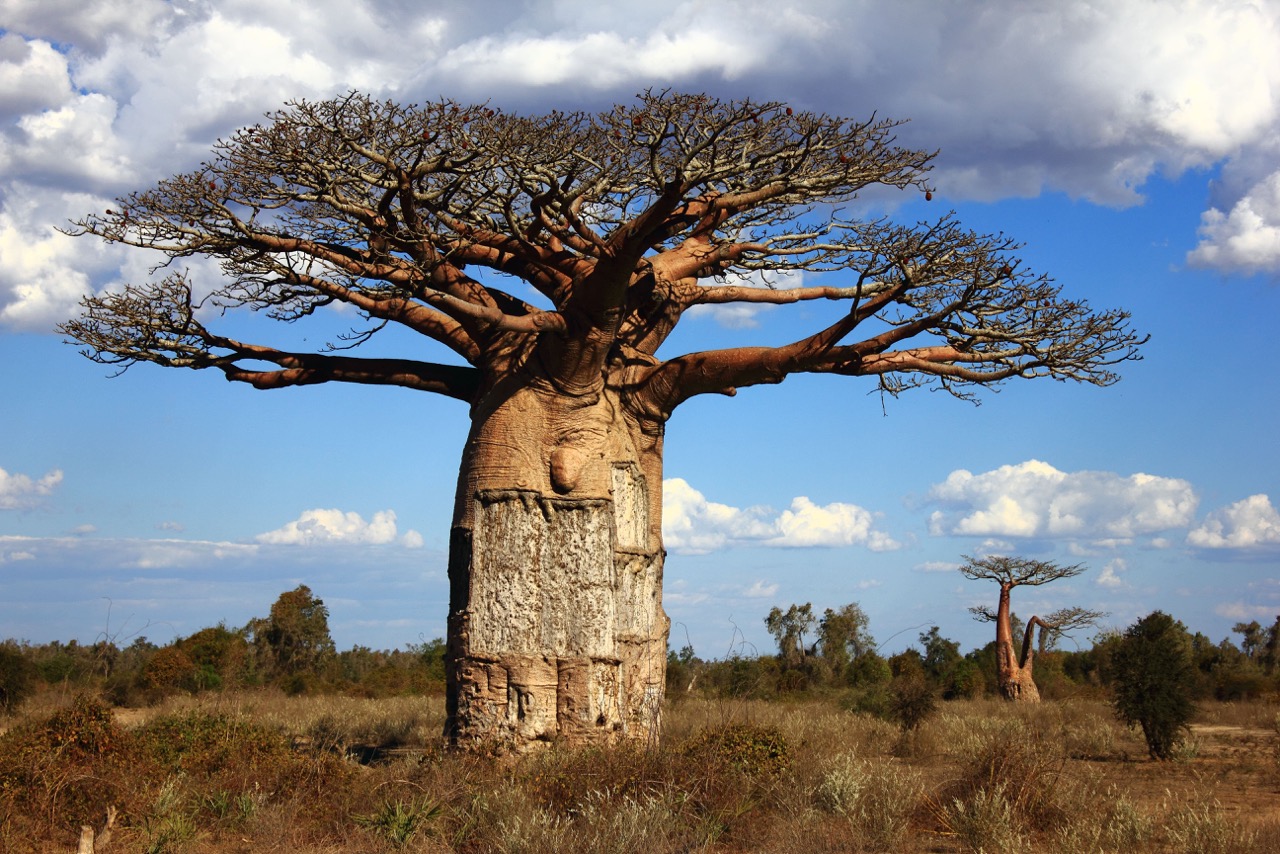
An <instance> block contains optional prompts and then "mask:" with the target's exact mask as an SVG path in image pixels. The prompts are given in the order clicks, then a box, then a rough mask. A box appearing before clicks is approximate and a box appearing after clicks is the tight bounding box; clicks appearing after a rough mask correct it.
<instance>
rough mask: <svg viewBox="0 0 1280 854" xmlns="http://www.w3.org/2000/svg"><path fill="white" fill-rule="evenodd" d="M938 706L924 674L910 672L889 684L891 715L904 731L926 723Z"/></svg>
mask: <svg viewBox="0 0 1280 854" xmlns="http://www.w3.org/2000/svg"><path fill="white" fill-rule="evenodd" d="M936 708H937V699H936V697H935V696H934V693H933V688H932V687H930V685H929V682H928V680H926V679H925V677H924V675H923V674H921V673H916V672H908V673H904V674H903V675H900V676H895V677H894V679H893V682H892V683H891V684H890V686H889V715H890V716H891V717H892V718H893V720H894V721H895V722H896V723H897V724H898V726H899V727H901V728H902V731H903V732H904V733H907V732H911V731H912V730H914V729H915V728H916V727H918V726H920V724H922V723H924V722H925V720H927V719H928V717H929V716H930V715H932V714H933V712H934V709H936Z"/></svg>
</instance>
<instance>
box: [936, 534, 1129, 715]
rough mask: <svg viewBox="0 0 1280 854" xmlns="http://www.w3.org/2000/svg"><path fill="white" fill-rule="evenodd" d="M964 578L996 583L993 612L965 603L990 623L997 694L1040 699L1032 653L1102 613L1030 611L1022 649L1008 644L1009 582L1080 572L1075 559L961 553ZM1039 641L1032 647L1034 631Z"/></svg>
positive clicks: (1031, 700) (1011, 585)
mask: <svg viewBox="0 0 1280 854" xmlns="http://www.w3.org/2000/svg"><path fill="white" fill-rule="evenodd" d="M960 571H961V572H962V573H964V576H965V578H969V579H972V580H983V581H994V582H996V583H997V584H999V585H1000V599H999V602H998V605H997V608H996V610H995V611H992V610H991V609H990V608H988V607H986V606H985V605H979V606H976V607H973V608H970V609H969V611H970V613H972V614H973V616H974V619H977V620H980V621H982V622H993V623H995V624H996V681H997V684H998V685H999V686H1000V693H1001V695H1003V696H1004V698H1005V699H1007V700H1013V701H1015V702H1024V703H1038V702H1040V689H1039V688H1037V687H1036V683H1035V679H1034V678H1033V671H1034V670H1035V656H1036V653H1037V652H1040V653H1043V652H1044V651H1045V650H1046V649H1048V648H1049V646H1050V644H1051V643H1052V642H1053V640H1055V639H1056V638H1057V637H1059V636H1061V635H1064V634H1066V633H1068V632H1070V631H1072V630H1073V629H1079V628H1083V627H1085V626H1091V625H1095V624H1096V623H1097V622H1098V620H1100V619H1102V618H1103V617H1104V616H1106V614H1104V613H1103V612H1102V611H1093V610H1090V609H1088V608H1080V607H1070V608H1062V609H1059V610H1057V611H1054V612H1053V613H1051V614H1048V615H1046V616H1044V617H1038V616H1033V617H1032V618H1031V619H1029V620H1027V625H1026V628H1025V630H1024V632H1023V635H1022V651H1021V654H1018V651H1017V650H1016V649H1015V647H1014V643H1013V620H1012V612H1011V610H1010V606H1009V601H1010V592H1011V591H1012V590H1013V588H1015V587H1020V586H1023V585H1026V586H1028V587H1036V586H1039V585H1041V584H1048V583H1049V582H1051V581H1057V580H1058V579H1060V578H1073V577H1075V576H1077V575H1079V574H1080V573H1082V572H1084V571H1085V567H1084V566H1082V565H1081V564H1073V565H1071V566H1060V565H1058V564H1056V563H1051V562H1048V561H1039V560H1029V559H1027V558H1018V557H1003V556H998V555H996V556H991V557H984V558H972V557H965V562H964V565H962V566H961V567H960ZM1037 630H1039V642H1038V644H1037V645H1036V648H1035V649H1032V645H1033V643H1035V642H1036V641H1035V639H1036V633H1037Z"/></svg>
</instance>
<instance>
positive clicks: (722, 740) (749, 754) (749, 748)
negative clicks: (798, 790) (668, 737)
mask: <svg viewBox="0 0 1280 854" xmlns="http://www.w3.org/2000/svg"><path fill="white" fill-rule="evenodd" d="M683 752H684V754H685V755H686V756H692V757H699V758H707V759H712V760H715V761H718V762H723V763H725V764H727V765H732V766H733V767H735V768H737V769H738V770H739V771H741V772H742V773H744V774H747V775H750V776H757V775H761V774H778V773H781V772H782V771H785V770H786V769H787V767H788V766H789V765H790V764H791V755H790V748H789V747H788V745H787V740H786V739H785V738H784V737H783V735H782V733H780V732H778V731H777V730H776V729H773V728H772V727H761V726H755V725H753V724H729V725H728V726H723V727H713V728H710V729H705V730H703V731H702V732H700V733H699V734H698V735H696V736H694V737H693V738H692V739H691V740H690V741H689V742H688V743H687V744H686V745H685V746H684V751H683Z"/></svg>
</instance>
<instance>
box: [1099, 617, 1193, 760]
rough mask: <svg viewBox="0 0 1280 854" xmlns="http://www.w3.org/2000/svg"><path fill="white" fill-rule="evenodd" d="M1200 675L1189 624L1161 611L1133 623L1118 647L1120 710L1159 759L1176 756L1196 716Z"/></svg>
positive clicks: (1114, 661)
mask: <svg viewBox="0 0 1280 854" xmlns="http://www.w3.org/2000/svg"><path fill="white" fill-rule="evenodd" d="M1194 676H1195V666H1194V664H1193V663H1192V658H1191V639H1190V637H1189V636H1188V634H1187V630H1186V628H1185V627H1184V626H1183V625H1182V623H1180V622H1178V621H1177V620H1174V619H1173V618H1172V617H1170V616H1169V615H1168V614H1165V613H1163V612H1161V611H1153V612H1152V613H1151V614H1149V615H1147V616H1146V617H1143V618H1142V619H1141V620H1139V621H1138V622H1136V623H1134V624H1133V625H1132V626H1130V627H1129V628H1128V629H1127V630H1126V631H1125V633H1124V635H1123V636H1122V637H1121V639H1120V641H1119V643H1117V644H1116V645H1115V647H1114V648H1113V650H1112V654H1111V677H1112V685H1111V690H1112V702H1113V704H1114V706H1115V710H1116V714H1117V715H1119V716H1120V719H1121V720H1123V721H1125V722H1126V723H1128V724H1130V725H1132V724H1138V725H1139V726H1141V727H1142V735H1143V737H1144V738H1145V739H1146V742H1147V752H1148V753H1150V754H1151V757H1152V758H1153V759H1171V758H1173V756H1174V754H1175V752H1176V748H1177V746H1178V742H1179V741H1180V740H1181V738H1182V735H1183V733H1184V732H1185V731H1186V729H1187V724H1188V723H1189V722H1190V721H1191V718H1192V716H1193V715H1194V714H1195V703H1194V702H1192V698H1191V692H1192V691H1193V690H1194Z"/></svg>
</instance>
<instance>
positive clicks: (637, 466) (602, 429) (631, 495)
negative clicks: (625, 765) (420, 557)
mask: <svg viewBox="0 0 1280 854" xmlns="http://www.w3.org/2000/svg"><path fill="white" fill-rule="evenodd" d="M512 385H513V387H510V388H503V387H501V386H499V387H497V388H495V389H494V390H493V391H492V392H491V393H490V394H489V395H488V396H487V397H486V400H485V401H482V402H481V404H479V405H478V406H477V407H476V409H475V411H474V413H473V427H472V430H471V435H470V436H469V437H468V440H467V447H466V450H465V453H464V456H463V461H462V469H461V473H460V476H459V485H458V494H457V502H456V508H455V516H454V526H453V535H452V541H451V544H450V557H449V580H450V606H449V614H450V616H449V668H448V722H447V724H446V729H447V734H448V736H449V738H450V741H451V743H453V744H454V745H456V746H460V747H467V748H475V747H493V748H496V749H499V750H514V751H518V752H519V751H527V750H529V749H534V748H536V747H538V746H541V745H545V744H547V743H550V742H551V741H553V740H559V741H562V742H566V743H609V742H614V741H618V740H622V739H639V740H644V739H648V738H651V737H654V736H656V734H657V732H658V723H659V720H658V718H659V709H660V705H661V700H662V691H663V686H664V682H665V678H666V648H667V629H668V625H669V621H668V619H667V617H666V614H665V613H664V612H663V610H662V559H663V551H662V539H661V497H662V492H661V490H662V468H661V460H662V442H661V428H660V426H655V425H650V426H649V429H648V430H647V431H646V430H643V429H641V427H640V425H639V422H638V421H637V420H636V419H634V418H632V417H630V416H629V415H628V414H627V412H626V411H625V409H624V406H623V403H622V400H621V398H620V395H619V394H618V392H617V390H616V389H613V388H604V389H601V390H599V391H598V392H595V393H587V394H579V395H570V394H565V393H563V392H561V391H558V390H556V389H554V388H552V387H551V386H550V385H549V384H547V383H545V382H539V381H533V382H530V383H527V384H524V385H515V384H514V383H513V384H512Z"/></svg>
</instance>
